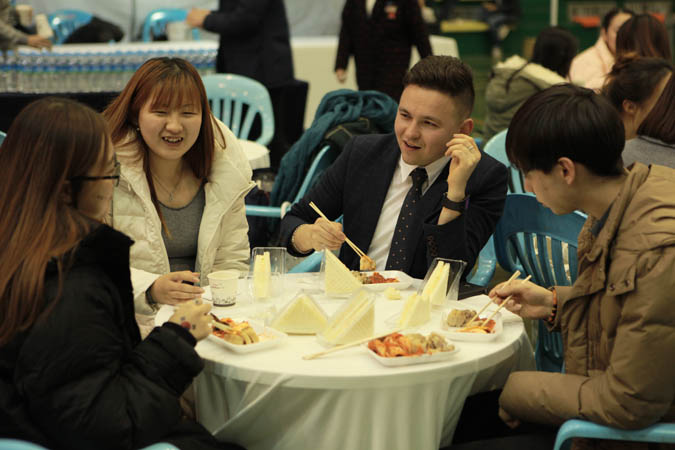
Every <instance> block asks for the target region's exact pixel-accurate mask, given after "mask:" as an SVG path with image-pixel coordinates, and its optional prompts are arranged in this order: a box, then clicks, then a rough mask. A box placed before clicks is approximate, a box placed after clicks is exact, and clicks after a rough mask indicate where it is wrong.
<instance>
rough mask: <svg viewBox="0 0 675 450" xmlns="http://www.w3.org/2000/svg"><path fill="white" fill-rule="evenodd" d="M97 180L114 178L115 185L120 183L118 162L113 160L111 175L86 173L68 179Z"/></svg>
mask: <svg viewBox="0 0 675 450" xmlns="http://www.w3.org/2000/svg"><path fill="white" fill-rule="evenodd" d="M97 180H114V184H115V186H119V184H120V163H119V162H118V161H117V160H115V168H114V172H113V174H112V175H101V176H98V177H90V176H87V175H82V176H77V177H72V178H70V181H97Z"/></svg>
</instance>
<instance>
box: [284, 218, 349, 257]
mask: <svg viewBox="0 0 675 450" xmlns="http://www.w3.org/2000/svg"><path fill="white" fill-rule="evenodd" d="M345 238H346V236H345V234H344V233H343V232H342V224H341V223H337V222H330V221H329V220H326V219H324V218H321V217H319V218H318V219H316V222H314V223H313V224H305V225H300V226H299V227H298V228H296V229H295V232H294V233H293V239H292V241H293V246H294V247H295V249H296V250H297V251H299V252H301V253H307V252H309V251H310V250H317V251H320V250H324V249H328V250H338V249H339V248H340V247H341V246H342V243H343V242H344V241H345Z"/></svg>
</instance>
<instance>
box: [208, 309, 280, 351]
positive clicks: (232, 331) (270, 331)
mask: <svg viewBox="0 0 675 450" xmlns="http://www.w3.org/2000/svg"><path fill="white" fill-rule="evenodd" d="M212 315H213V314H212ZM213 317H214V321H217V322H218V323H219V324H220V325H222V326H218V325H215V324H214V327H213V331H212V332H211V334H210V335H209V340H211V341H212V342H216V343H218V344H220V345H222V346H224V347H225V348H227V349H229V350H232V351H233V352H236V353H250V352H255V351H259V350H264V349H267V348H271V347H275V346H277V345H279V344H280V343H281V342H282V341H283V340H284V339H286V338H287V337H288V335H287V334H286V333H282V332H281V331H279V330H275V329H274V328H271V327H267V326H265V325H264V324H262V323H260V322H256V321H253V320H245V319H232V318H230V317H227V318H223V319H219V318H217V317H216V316H215V315H213Z"/></svg>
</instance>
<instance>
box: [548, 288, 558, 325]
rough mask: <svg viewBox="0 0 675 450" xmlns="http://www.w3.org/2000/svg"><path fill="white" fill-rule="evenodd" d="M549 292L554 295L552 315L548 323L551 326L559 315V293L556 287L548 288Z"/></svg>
mask: <svg viewBox="0 0 675 450" xmlns="http://www.w3.org/2000/svg"><path fill="white" fill-rule="evenodd" d="M548 290H549V291H551V293H552V294H553V309H552V310H551V315H550V316H548V319H546V321H547V322H548V323H550V324H553V322H555V316H556V314H557V313H558V292H557V291H556V290H555V286H551V287H550V288H548Z"/></svg>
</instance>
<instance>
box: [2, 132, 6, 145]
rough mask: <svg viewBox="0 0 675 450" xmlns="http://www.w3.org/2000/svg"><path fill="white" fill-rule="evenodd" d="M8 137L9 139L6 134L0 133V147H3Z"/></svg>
mask: <svg viewBox="0 0 675 450" xmlns="http://www.w3.org/2000/svg"><path fill="white" fill-rule="evenodd" d="M6 137H7V135H6V134H5V132H4V131H0V145H2V143H3V141H4V140H5V138H6Z"/></svg>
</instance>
